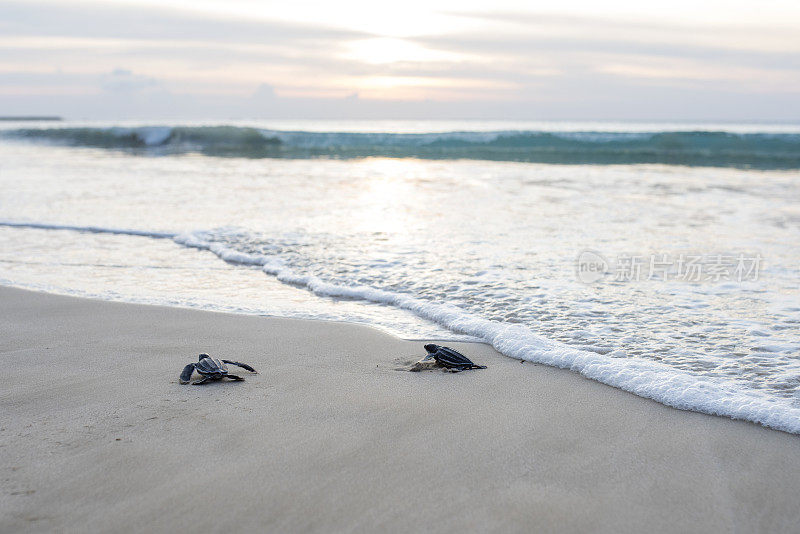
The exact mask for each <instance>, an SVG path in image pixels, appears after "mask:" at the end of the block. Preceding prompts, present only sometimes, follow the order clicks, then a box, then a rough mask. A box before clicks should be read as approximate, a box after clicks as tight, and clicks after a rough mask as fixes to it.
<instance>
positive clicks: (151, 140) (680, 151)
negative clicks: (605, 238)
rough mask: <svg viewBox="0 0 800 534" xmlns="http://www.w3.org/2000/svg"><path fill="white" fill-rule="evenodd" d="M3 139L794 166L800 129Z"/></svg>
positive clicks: (152, 149) (13, 134)
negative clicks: (785, 130) (772, 131)
mask: <svg viewBox="0 0 800 534" xmlns="http://www.w3.org/2000/svg"><path fill="white" fill-rule="evenodd" d="M2 135H3V136H4V137H6V138H15V139H24V140H29V141H34V142H50V143H56V144H62V145H68V146H77V147H93V148H103V149H116V150H126V151H130V152H133V153H140V154H143V155H148V154H149V155H159V154H174V153H192V152H195V153H202V154H206V155H210V156H228V157H249V158H297V159H301V158H315V157H326V158H341V159H347V158H363V157H393V158H421V159H475V160H494V161H519V162H538V163H554V164H634V163H663V164H675V165H691V166H723V167H754V168H763V169H796V168H800V134H798V133H733V132H724V131H662V132H588V131H587V132H548V131H493V132H446V133H413V134H412V133H349V132H307V131H278V130H266V129H259V128H252V127H241V126H142V127H110V128H91V127H85V128H77V127H64V128H26V129H16V130H8V131H6V132H3V134H2Z"/></svg>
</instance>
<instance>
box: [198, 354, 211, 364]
mask: <svg viewBox="0 0 800 534" xmlns="http://www.w3.org/2000/svg"><path fill="white" fill-rule="evenodd" d="M210 357H211V356H209V355H208V354H206V353H205V352H204V353H203V354H201V355H200V357H199V358H198V359H197V361H198V362H200V361H203V358H210Z"/></svg>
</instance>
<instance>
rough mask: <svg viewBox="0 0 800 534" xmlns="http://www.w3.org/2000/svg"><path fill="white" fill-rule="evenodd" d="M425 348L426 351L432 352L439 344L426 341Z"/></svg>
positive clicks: (437, 348)
mask: <svg viewBox="0 0 800 534" xmlns="http://www.w3.org/2000/svg"><path fill="white" fill-rule="evenodd" d="M425 350H427V351H428V353H429V354H433V353H434V352H436V351H437V350H439V345H434V344H433V343H428V344H427V345H425Z"/></svg>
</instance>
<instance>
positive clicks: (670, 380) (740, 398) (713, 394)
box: [175, 232, 800, 434]
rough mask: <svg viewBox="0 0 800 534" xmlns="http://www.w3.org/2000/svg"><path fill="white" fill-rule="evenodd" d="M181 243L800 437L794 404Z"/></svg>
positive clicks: (681, 404)
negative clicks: (405, 311)
mask: <svg viewBox="0 0 800 534" xmlns="http://www.w3.org/2000/svg"><path fill="white" fill-rule="evenodd" d="M175 241H176V242H178V243H180V244H183V245H185V246H190V247H195V248H199V249H203V250H209V251H211V252H213V253H214V254H216V255H217V256H219V257H220V258H222V259H223V260H225V261H229V262H235V263H241V264H245V265H259V266H261V267H262V270H263V271H264V272H265V273H267V274H269V275H273V276H275V277H277V279H278V280H280V281H282V282H285V283H288V284H293V285H296V286H302V287H305V288H307V289H308V290H310V291H312V292H313V293H314V294H316V295H320V296H326V297H333V298H349V299H359V300H365V301H369V302H374V303H379V304H386V305H390V306H396V307H398V308H402V309H405V310H409V311H411V312H413V313H415V314H416V315H418V316H419V317H422V318H425V319H428V320H431V321H434V322H436V323H438V324H440V325H442V326H444V327H446V328H447V329H449V330H451V331H453V332H455V333H459V334H466V335H470V336H474V337H477V338H480V339H483V340H485V341H486V342H487V343H489V344H491V345H492V346H493V347H494V348H495V349H497V350H498V351H499V352H501V353H502V354H504V355H506V356H509V357H511V358H516V359H520V360H526V361H530V362H536V363H542V364H546V365H550V366H554V367H560V368H563V369H569V370H571V371H575V372H577V373H580V374H582V375H583V376H585V377H587V378H591V379H593V380H597V381H598V382H602V383H604V384H608V385H610V386H614V387H616V388H619V389H622V390H625V391H629V392H631V393H634V394H636V395H639V396H640V397H646V398H650V399H653V400H655V401H657V402H660V403H662V404H665V405H667V406H672V407H674V408H679V409H682V410H691V411H697V412H702V413H707V414H711V415H721V416H728V417H731V418H734V419H744V420H748V421H752V422H755V423H760V424H762V425H764V426H767V427H770V428H774V429H777V430H783V431H785V432H791V433H794V434H800V409H798V408H796V407H794V406H792V404H791V402H790V401H787V400H784V399H776V398H772V397H769V396H767V395H764V394H761V393H759V392H758V391H754V390H751V389H747V388H744V387H737V385H735V384H732V383H725V382H722V381H717V380H714V379H712V378H710V377H700V376H697V375H693V374H690V373H688V372H684V371H680V370H676V369H673V368H671V367H669V366H668V365H664V364H660V363H658V362H653V361H649V360H640V359H635V358H614V357H611V356H608V355H604V354H600V353H598V352H594V351H589V350H580V349H576V348H575V347H572V346H569V345H565V344H563V343H559V342H555V341H552V340H549V339H546V338H544V337H542V336H540V335H537V334H535V333H533V332H532V331H530V330H529V329H528V328H526V327H524V326H521V325H514V324H507V323H500V322H497V321H490V320H487V319H484V318H482V317H478V316H476V315H474V314H470V313H467V312H465V311H464V310H462V309H460V308H458V307H455V306H450V305H447V304H436V303H432V302H429V301H427V300H423V299H419V298H416V297H413V296H410V295H404V294H400V293H394V292H390V291H384V290H381V289H376V288H373V287H368V286H342V285H337V284H331V283H329V282H325V281H324V280H321V279H319V278H318V277H315V276H306V275H301V274H298V273H295V272H294V271H292V270H291V269H289V268H287V267H285V266H284V265H283V262H282V261H281V260H280V258H277V257H273V256H263V255H255V254H246V253H242V252H239V251H236V250H233V249H230V248H228V247H225V246H224V245H221V244H219V243H211V242H209V241H206V240H205V239H204V236H203V233H202V232H194V233H189V234H182V235H179V236H177V237H176V238H175Z"/></svg>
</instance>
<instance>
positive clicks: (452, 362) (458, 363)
mask: <svg viewBox="0 0 800 534" xmlns="http://www.w3.org/2000/svg"><path fill="white" fill-rule="evenodd" d="M425 350H427V351H428V355H427V356H425V358H423V361H425V360H428V359H430V358H433V359H434V360H436V363H438V364H439V365H441V366H442V367H446V368H447V369H450V370H451V371H456V372H458V371H466V370H467V369H486V366H485V365H475V364H474V363H472V361H471V360H470V359H469V358H467V357H466V356H464V355H463V354H461V353H460V352H457V351H455V350H453V349H451V348H448V347H442V346H441V345H434V344H433V343H430V344H428V345H425Z"/></svg>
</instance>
